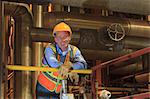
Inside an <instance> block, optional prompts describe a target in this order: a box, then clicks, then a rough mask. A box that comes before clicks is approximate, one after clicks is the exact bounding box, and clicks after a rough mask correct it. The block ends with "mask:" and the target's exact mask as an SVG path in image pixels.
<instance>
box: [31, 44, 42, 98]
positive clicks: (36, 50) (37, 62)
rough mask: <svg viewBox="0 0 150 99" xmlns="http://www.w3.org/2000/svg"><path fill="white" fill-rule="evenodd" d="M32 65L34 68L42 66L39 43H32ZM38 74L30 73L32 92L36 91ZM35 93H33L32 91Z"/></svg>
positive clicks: (40, 45)
mask: <svg viewBox="0 0 150 99" xmlns="http://www.w3.org/2000/svg"><path fill="white" fill-rule="evenodd" d="M32 48H33V52H32V56H33V57H32V58H33V59H32V64H33V65H34V66H41V65H42V62H41V60H42V56H43V53H42V52H43V46H42V43H41V42H33V43H32ZM38 74H39V72H33V73H32V90H33V91H34V90H35V89H36V82H37V76H38ZM34 92H35V91H34ZM33 95H34V96H33V97H35V93H33Z"/></svg>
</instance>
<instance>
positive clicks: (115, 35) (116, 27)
mask: <svg viewBox="0 0 150 99" xmlns="http://www.w3.org/2000/svg"><path fill="white" fill-rule="evenodd" d="M107 33H108V35H109V37H110V38H111V39H112V40H114V41H120V40H122V39H123V38H124V37H125V30H124V28H123V26H122V25H121V24H118V23H113V24H111V25H110V26H109V27H108V28H107Z"/></svg>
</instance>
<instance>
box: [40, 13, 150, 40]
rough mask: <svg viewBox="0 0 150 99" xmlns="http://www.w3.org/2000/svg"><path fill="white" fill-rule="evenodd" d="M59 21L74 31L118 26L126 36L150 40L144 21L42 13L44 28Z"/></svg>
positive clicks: (147, 25) (148, 29)
mask: <svg viewBox="0 0 150 99" xmlns="http://www.w3.org/2000/svg"><path fill="white" fill-rule="evenodd" d="M59 21H65V22H67V23H68V24H69V25H70V26H71V27H72V28H76V29H97V30H101V29H106V28H107V27H108V26H110V25H112V24H114V23H117V24H120V25H121V26H122V27H123V28H124V30H125V33H126V35H127V36H136V37H144V38H150V26H149V23H148V22H146V21H141V20H131V19H130V20H129V19H125V18H118V17H117V18H116V17H110V16H107V17H104V16H92V15H84V14H78V15H76V14H73V13H71V12H70V13H67V12H53V13H47V12H45V13H44V26H43V27H45V28H53V26H54V25H55V24H56V23H58V22H59ZM105 32H106V31H105Z"/></svg>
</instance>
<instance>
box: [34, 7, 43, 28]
mask: <svg viewBox="0 0 150 99" xmlns="http://www.w3.org/2000/svg"><path fill="white" fill-rule="evenodd" d="M33 15H34V16H33V17H34V18H33V19H34V22H33V23H34V24H33V25H34V27H39V28H41V27H42V26H43V7H42V5H33Z"/></svg>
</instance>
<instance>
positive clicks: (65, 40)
mask: <svg viewBox="0 0 150 99" xmlns="http://www.w3.org/2000/svg"><path fill="white" fill-rule="evenodd" d="M60 32H61V33H60ZM60 32H57V33H56V36H55V42H56V43H57V44H58V46H59V47H60V48H61V50H62V51H66V50H67V48H68V44H69V43H70V40H71V36H70V33H68V32H66V31H60Z"/></svg>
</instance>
